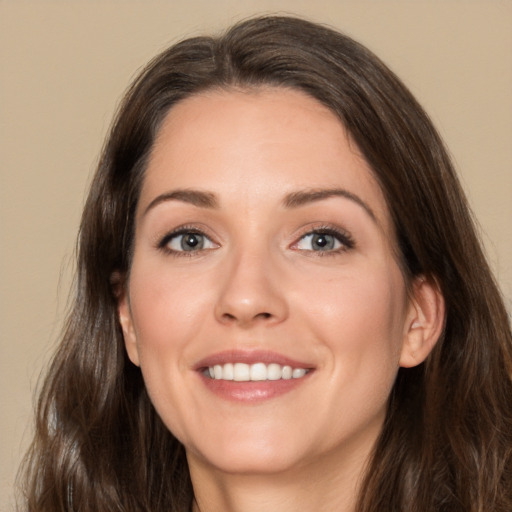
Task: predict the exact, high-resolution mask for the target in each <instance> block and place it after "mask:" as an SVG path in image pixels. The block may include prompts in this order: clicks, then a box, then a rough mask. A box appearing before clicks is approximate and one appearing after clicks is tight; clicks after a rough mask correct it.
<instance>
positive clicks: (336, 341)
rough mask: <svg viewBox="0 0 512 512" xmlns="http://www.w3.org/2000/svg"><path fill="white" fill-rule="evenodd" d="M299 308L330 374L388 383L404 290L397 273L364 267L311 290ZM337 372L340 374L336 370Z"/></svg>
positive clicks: (399, 337)
mask: <svg viewBox="0 0 512 512" xmlns="http://www.w3.org/2000/svg"><path fill="white" fill-rule="evenodd" d="M311 290H312V292H310V293H309V295H308V301H307V303H305V305H304V307H305V308H307V310H308V315H307V318H308V319H309V320H310V325H311V326H312V327H311V328H312V329H313V330H314V331H315V333H316V335H315V338H316V339H318V340H321V341H322V343H323V344H324V345H325V346H326V347H327V348H328V349H329V350H330V352H331V353H332V355H333V366H335V370H339V371H342V372H343V374H344V375H345V376H346V377H347V378H349V379H352V380H353V381H357V380H359V379H363V378H366V379H371V378H372V375H373V377H374V378H375V379H382V380H384V381H386V382H388V381H389V380H390V379H391V380H393V379H394V376H395V375H396V371H397V369H398V361H399V358H400V351H401V347H402V341H403V327H404V315H405V304H406V292H405V285H404V283H403V279H402V277H401V274H400V271H399V270H398V269H396V270H395V269H392V270H390V269H389V267H387V268H385V269H383V270H382V271H380V270H379V271H376V270H373V271H372V269H368V268H367V269H364V270H363V271H361V272H353V273H351V274H350V275H346V276H343V278H340V279H338V280H336V281H331V282H328V283H326V284H325V285H324V286H323V287H316V288H312V289H311ZM341 369H342V370H341Z"/></svg>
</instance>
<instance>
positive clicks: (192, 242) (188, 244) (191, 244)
mask: <svg viewBox="0 0 512 512" xmlns="http://www.w3.org/2000/svg"><path fill="white" fill-rule="evenodd" d="M200 244H201V240H200V238H199V236H198V235H196V234H194V233H189V234H188V235H186V236H184V237H183V240H182V243H181V247H182V249H183V250H184V251H190V250H192V249H196V248H199V247H198V246H200Z"/></svg>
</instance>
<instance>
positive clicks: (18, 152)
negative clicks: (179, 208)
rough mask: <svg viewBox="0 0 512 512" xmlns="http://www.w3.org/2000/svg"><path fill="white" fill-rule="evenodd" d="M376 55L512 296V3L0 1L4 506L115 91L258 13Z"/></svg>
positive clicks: (0, 472)
mask: <svg viewBox="0 0 512 512" xmlns="http://www.w3.org/2000/svg"><path fill="white" fill-rule="evenodd" d="M276 11H279V12H289V13H297V14H302V15H305V16H307V17H309V18H311V19H313V20H317V21H321V22H326V23H329V24H331V25H333V26H335V27H338V28H339V29H341V30H343V31H345V32H347V33H348V34H350V35H352V36H354V37H355V38H356V39H359V40H360V41H362V42H363V43H365V44H366V45H368V46H369V47H370V48H371V49H373V50H374V51H375V52H376V53H377V54H378V55H380V56H381V57H382V58H383V59H384V60H385V61H386V62H387V63H388V64H389V65H390V66H391V67H392V68H393V69H394V70H395V71H396V72H397V73H398V74H399V76H401V77H402V78H403V80H404V81H405V82H406V84H408V86H409V87H410V88H411V89H412V91H413V93H414V94H416V96H417V97H418V99H419V100H420V102H422V103H423V105H424V106H425V107H426V109H427V111H428V112H429V113H430V115H431V116H432V118H433V120H434V122H435V123H436V125H437V127H438V128H439V130H440V131H441V134H442V135H443V137H444V138H445V140H446V141H447V143H448V145H449V147H450V149H451V151H452V154H453V156H454V159H455V161H456V164H457V167H458V168H459V170H460V173H461V176H462V181H463V183H464V186H465V188H466V191H467V193H468V195H469V198H470V201H471V204H472V206H473V209H474V211H475V214H476V216H477V217H478V219H479V221H480V223H481V226H482V230H483V238H484V241H485V244H486V247H487V250H488V254H489V257H490V259H491V262H492V264H493V267H494V269H495V271H496V274H497V276H498V279H499V282H500V284H501V286H502V289H503V292H504V294H505V295H506V300H507V303H508V307H509V311H510V305H511V302H512V263H511V255H512V227H511V223H512V142H511V141H512V2H511V1H510V0H507V1H498V0H481V1H477V0H457V1H454V0H430V1H418V0H409V1H405V0H402V1H398V0H397V1H391V0H389V1H386V0H380V1H379V0H373V1H342V0H314V1H312V0H308V1H301V0H282V1H279V0H275V1H272V0H259V1H250V0H242V1H235V0H187V1H185V0H183V1H171V0H168V1H165V2H164V1H156V0H153V1H151V0H150V1H130V0H125V1H122V0H118V1H114V0H111V1H105V0H104V1H87V0H82V1H80V0H67V1H64V0H61V1H50V0H33V1H26V0H21V1H20V0H11V1H9V0H4V1H3V0H0V120H1V121H0V170H1V175H0V180H1V182H0V235H1V241H0V243H1V249H0V251H1V252H0V271H1V275H0V283H1V284H0V294H1V295H0V301H1V308H0V315H1V316H0V333H1V341H0V349H1V352H0V379H1V381H0V411H1V412H0V414H1V423H0V510H2V511H7V510H11V509H12V502H13V497H12V484H13V479H14V474H15V471H16V467H17V465H18V463H19V460H20V458H21V454H22V452H23V450H24V449H25V447H26V444H27V442H28V440H29V438H30V417H31V407H32V405H31V403H32V396H33V393H34V389H35V387H36V384H37V379H38V375H39V372H40V370H41V368H42V366H43V365H44V363H45V361H47V360H48V357H49V354H50V352H51V350H52V348H53V346H54V344H55V340H56V338H57V336H58V332H59V328H60V325H61V322H62V319H63V312H64V310H65V305H66V300H67V293H68V288H69V283H70V276H71V274H72V268H73V250H74V239H75V233H76V229H77V225H78V221H79V216H80V211H81V207H82V204H83V200H84V195H85V190H86V186H87V183H88V181H89V179H90V176H91V173H92V171H93V168H94V165H95V162H96V159H97V155H98V152H99V150H100V147H101V144H102V139H103V137H104V134H105V132H106V130H107V127H108V125H109V122H110V119H111V116H112V113H113V110H114V108H115V105H116V103H117V101H118V99H119V98H120V96H121V94H122V92H123V90H124V89H125V87H126V86H127V85H128V83H129V81H130V79H131V78H132V77H133V76H134V74H135V73H136V71H137V70H138V69H139V68H140V67H141V66H142V65H143V64H144V63H145V62H146V61H147V60H148V59H149V58H151V57H152V56H153V55H155V54H156V53H157V52H158V51H159V50H161V49H163V48H164V47H165V46H166V45H168V43H170V42H172V41H176V40H177V39H179V38H181V37H184V36H186V35H191V34H197V33H200V32H203V31H204V30H207V31H211V30H217V29H219V28H221V27H224V26H226V25H228V24H230V23H231V22H233V21H234V20H238V19H240V18H242V17H246V16H248V15H251V14H255V13H258V12H276Z"/></svg>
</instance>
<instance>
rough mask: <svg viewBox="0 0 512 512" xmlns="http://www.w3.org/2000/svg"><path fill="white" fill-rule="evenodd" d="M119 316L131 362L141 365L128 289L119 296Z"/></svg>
mask: <svg viewBox="0 0 512 512" xmlns="http://www.w3.org/2000/svg"><path fill="white" fill-rule="evenodd" d="M117 314H118V315H119V323H120V324H121V328H122V330H123V338H124V346H125V347H126V352H127V353H128V357H129V358H130V361H131V362H132V363H133V364H135V365H136V366H140V363H139V349H138V347H137V336H136V335H135V328H134V326H133V320H132V313H131V310H130V301H129V299H128V293H127V291H126V287H125V289H124V290H123V291H121V292H120V293H119V295H118V296H117Z"/></svg>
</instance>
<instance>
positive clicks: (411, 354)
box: [399, 277, 445, 368]
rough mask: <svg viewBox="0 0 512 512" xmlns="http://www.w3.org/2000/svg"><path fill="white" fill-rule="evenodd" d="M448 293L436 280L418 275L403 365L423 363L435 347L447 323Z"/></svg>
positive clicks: (409, 316) (410, 307) (404, 343)
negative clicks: (445, 292) (445, 317)
mask: <svg viewBox="0 0 512 512" xmlns="http://www.w3.org/2000/svg"><path fill="white" fill-rule="evenodd" d="M444 314H445V305H444V297H443V295H442V293H441V291H440V289H439V286H438V285H437V283H436V282H435V281H431V280H427V279H425V278H424V277H418V278H416V279H415V281H414V283H413V287H412V296H411V297H410V299H409V306H408V311H407V317H406V322H405V324H404V328H405V333H404V342H403V344H402V351H401V354H400V363H399V364H400V366H402V367H404V368H411V367H413V366H417V365H419V364H420V363H422V362H423V361H424V360H425V359H426V358H427V356H428V355H429V354H430V352H431V351H432V349H433V348H434V346H435V344H436V343H437V340H438V339H439V337H440V336H441V332H442V330H443V327H444Z"/></svg>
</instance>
